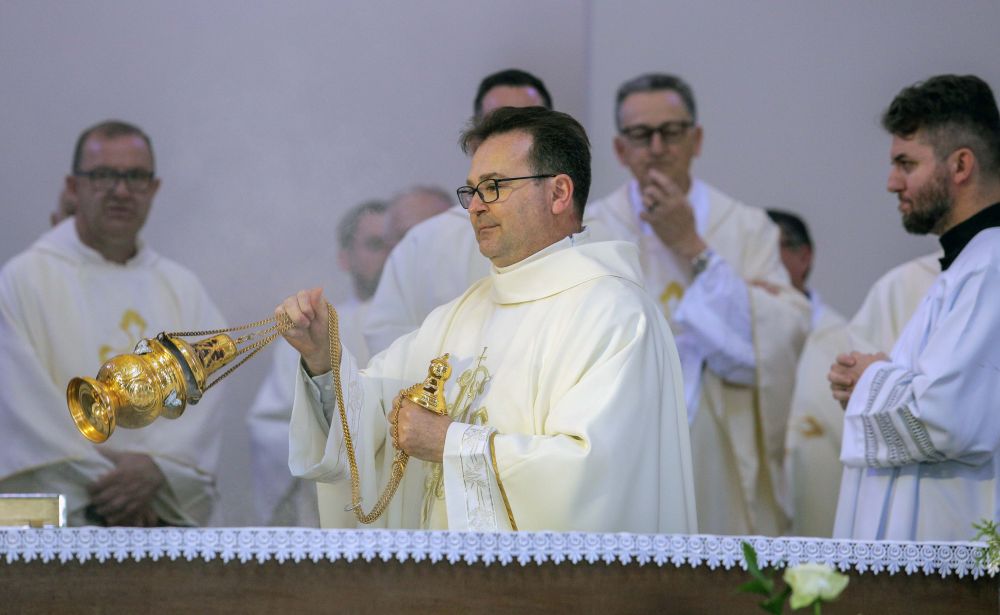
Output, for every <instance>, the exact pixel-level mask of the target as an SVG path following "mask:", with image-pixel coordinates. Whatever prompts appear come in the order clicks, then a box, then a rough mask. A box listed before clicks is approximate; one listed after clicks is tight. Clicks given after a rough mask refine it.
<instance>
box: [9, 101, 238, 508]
mask: <svg viewBox="0 0 1000 615" xmlns="http://www.w3.org/2000/svg"><path fill="white" fill-rule="evenodd" d="M159 186H160V180H159V178H158V177H156V174H155V167H154V160H153V149H152V145H151V143H150V139H149V137H148V136H147V135H146V134H145V133H144V132H143V131H142V130H140V129H139V128H137V127H136V126H133V125H131V124H127V123H124V122H120V121H107V122H103V123H101V124H98V125H96V126H93V127H91V128H89V129H87V130H86V131H84V132H83V134H81V135H80V138H79V139H78V141H77V145H76V150H75V154H74V157H73V166H72V174H71V175H69V176H68V177H67V178H66V190H67V192H68V193H69V196H70V197H72V199H73V200H74V201H75V203H76V210H75V213H74V215H72V216H70V217H68V218H66V219H64V220H62V221H61V222H59V223H58V224H57V225H56V226H55V227H54V228H52V229H50V230H49V231H47V232H46V233H45V234H43V235H42V236H41V237H40V238H39V239H38V240H37V241H35V243H34V244H33V245H32V246H31V247H29V248H28V249H27V250H26V251H25V252H22V253H21V254H19V255H18V256H16V257H14V258H13V259H11V261H9V262H8V263H7V264H6V265H5V266H4V267H3V270H2V271H0V378H2V382H0V423H2V424H3V425H4V429H3V431H2V435H0V447H2V449H3V454H0V492H11V493H24V492H29V493H39V492H43V493H44V492H50V493H61V494H64V495H65V496H66V503H67V517H68V523H69V524H71V525H129V526H147V527H148V526H156V525H163V524H169V525H197V524H203V523H205V522H207V521H208V518H209V515H210V513H211V511H212V507H213V504H214V501H215V499H216V490H215V478H214V474H215V469H216V465H217V461H218V455H219V445H220V436H221V433H222V432H221V429H220V427H221V423H220V419H221V416H222V414H221V410H220V409H219V408H216V407H214V406H215V404H216V402H217V401H218V400H221V399H224V398H225V396H224V395H214V396H210V397H206V398H205V399H204V400H202V402H201V403H200V404H199V405H198V408H197V410H195V411H189V412H188V413H187V414H186V415H185V417H184V420H183V421H165V422H164V423H163V424H161V425H159V426H158V427H157V428H156V429H150V430H128V429H126V430H120V431H117V432H116V433H115V437H114V439H113V440H111V441H110V442H109V443H106V444H101V445H99V446H95V445H93V444H91V443H89V442H88V441H87V440H86V439H85V438H84V437H83V436H82V435H80V433H79V432H77V430H76V427H75V426H74V424H73V421H72V419H71V418H70V417H69V412H68V410H67V408H66V383H67V382H69V380H70V379H71V378H73V377H74V376H80V375H88V374H93V373H94V371H95V370H96V369H97V367H98V366H100V365H101V363H103V362H104V361H106V360H107V359H110V358H111V357H112V356H114V355H117V354H122V353H128V352H131V351H132V349H133V347H134V346H135V344H136V342H138V341H139V339H140V338H144V337H151V336H153V335H155V334H156V333H157V332H159V331H164V330H166V331H171V330H179V329H190V328H209V327H218V326H219V325H220V323H222V316H221V314H220V313H219V311H218V309H216V307H215V305H214V304H213V303H212V301H211V300H210V299H209V297H208V295H207V293H206V292H205V289H204V287H203V286H202V285H201V283H200V282H199V281H198V279H197V278H196V277H195V276H194V274H192V273H191V272H190V271H188V270H187V269H185V268H183V267H181V266H180V265H178V264H177V263H174V262H172V261H169V260H167V259H165V258H163V257H162V256H160V255H158V254H156V253H155V252H153V251H152V250H151V249H150V248H149V247H148V246H145V245H144V244H143V243H142V242H141V240H140V239H139V232H140V230H141V229H142V227H143V225H144V223H145V221H146V218H147V216H148V214H149V210H150V206H151V204H152V201H153V197H154V196H155V195H156V192H157V190H158V189H159Z"/></svg>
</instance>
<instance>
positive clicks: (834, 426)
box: [785, 254, 941, 538]
mask: <svg viewBox="0 0 1000 615" xmlns="http://www.w3.org/2000/svg"><path fill="white" fill-rule="evenodd" d="M939 257H940V254H930V255H927V256H922V257H920V258H916V259H914V260H912V261H908V262H906V263H903V264H902V265H899V266H898V267H894V268H893V269H892V270H890V271H889V272H888V273H886V274H885V275H883V276H882V277H881V278H879V279H878V281H877V282H875V285H874V286H872V288H871V290H869V291H868V295H867V296H866V297H865V300H864V301H863V302H862V304H861V308H860V309H859V310H858V312H857V314H855V315H854V317H853V318H852V319H851V320H850V322H848V321H845V320H844V319H843V318H841V317H839V315H837V314H836V313H834V312H831V311H824V312H823V314H822V316H821V318H820V320H819V322H818V324H817V325H816V327H815V328H814V329H813V331H812V333H810V334H809V337H808V338H807V339H806V343H805V346H803V347H802V356H801V357H800V358H799V366H798V369H797V370H796V372H795V392H794V393H793V394H792V411H791V416H790V417H789V419H788V435H787V440H786V451H785V471H786V481H787V506H788V510H787V513H788V515H789V517H790V518H791V520H792V525H791V529H790V530H789V533H790V534H791V535H793V536H819V537H822V538H829V537H830V536H832V534H833V519H834V516H835V513H836V510H837V496H838V494H839V492H840V476H841V474H842V473H843V467H842V466H841V465H840V443H841V439H842V437H843V432H844V429H843V424H844V411H843V409H842V408H841V407H840V404H839V403H837V400H835V399H834V398H833V396H832V395H831V394H830V382H829V381H828V380H827V373H828V372H829V371H830V364H831V363H832V362H833V360H834V359H835V358H836V356H837V355H838V354H841V353H844V352H850V351H851V350H859V351H862V352H878V351H880V350H882V351H885V350H888V349H891V348H892V346H893V345H894V344H895V343H896V339H897V338H898V337H899V334H900V333H901V332H902V329H903V325H905V324H906V322H907V321H908V320H909V319H910V317H911V316H912V315H913V312H914V311H915V310H916V309H917V305H918V304H919V303H920V301H921V299H923V297H924V295H925V294H926V292H927V289H928V288H930V285H931V283H933V281H934V278H935V277H937V274H938V273H940V271H941V266H940V265H939V264H938V258H939Z"/></svg>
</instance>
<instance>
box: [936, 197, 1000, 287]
mask: <svg viewBox="0 0 1000 615" xmlns="http://www.w3.org/2000/svg"><path fill="white" fill-rule="evenodd" d="M995 226H1000V203H994V204H992V205H990V206H989V207H987V208H985V209H983V210H982V211H979V212H978V213H976V214H975V215H974V216H972V217H971V218H969V219H968V220H966V221H964V222H960V223H959V224H956V225H955V226H954V227H952V228H951V229H949V230H948V232H946V233H945V234H944V235H941V238H940V242H941V247H942V248H944V256H942V257H941V271H947V270H948V267H951V264H952V263H953V262H955V259H956V258H958V255H959V254H961V253H962V250H964V249H965V246H966V245H968V243H969V242H970V241H972V238H973V237H975V236H976V235H977V234H979V231H983V230H986V229H988V228H993V227H995Z"/></svg>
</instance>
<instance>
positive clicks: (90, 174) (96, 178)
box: [73, 167, 153, 192]
mask: <svg viewBox="0 0 1000 615" xmlns="http://www.w3.org/2000/svg"><path fill="white" fill-rule="evenodd" d="M73 175H76V176H77V177H86V178H87V179H88V180H89V181H90V184H91V185H92V186H93V187H94V189H95V190H99V191H101V192H107V191H108V190H112V189H113V188H114V187H115V186H116V185H117V184H118V180H122V181H124V182H125V187H126V188H128V189H129V192H146V191H147V190H149V188H150V187H151V186H152V185H153V172H152V171H147V170H145V169H129V170H127V171H117V170H115V169H109V168H107V167H98V168H96V169H93V170H91V171H77V172H75V173H73Z"/></svg>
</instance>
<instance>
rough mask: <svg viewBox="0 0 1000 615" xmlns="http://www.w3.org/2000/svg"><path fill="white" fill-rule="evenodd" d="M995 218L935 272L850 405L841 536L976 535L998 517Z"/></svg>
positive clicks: (999, 272) (999, 269)
mask: <svg viewBox="0 0 1000 615" xmlns="http://www.w3.org/2000/svg"><path fill="white" fill-rule="evenodd" d="M997 306H1000V229H997V228H987V229H986V230H982V231H980V232H979V233H978V234H976V235H975V237H973V238H972V240H971V241H970V242H969V243H968V245H966V246H965V248H964V249H963V250H962V251H961V253H960V254H959V255H958V258H956V259H955V261H954V262H953V263H952V264H951V267H950V268H949V269H947V270H946V271H944V272H942V273H941V274H940V275H939V276H938V278H937V279H936V280H935V281H934V283H933V285H932V286H931V288H930V290H929V291H928V293H927V296H926V297H925V298H924V300H923V301H922V302H921V304H920V306H919V307H918V308H917V311H916V312H915V313H914V315H913V318H911V319H910V321H909V323H907V325H906V327H905V328H904V329H903V332H902V334H901V335H900V338H899V340H898V341H897V342H896V345H895V346H894V347H893V349H892V353H891V355H890V357H889V360H888V361H879V362H876V363H873V364H872V365H870V366H869V367H868V368H867V369H866V370H865V372H864V374H862V376H861V378H860V379H859V381H858V383H857V385H856V386H855V388H854V392H853V393H852V394H851V400H850V402H849V403H848V405H847V410H846V413H845V415H844V437H843V443H842V448H841V457H840V458H841V461H842V462H843V463H844V466H845V468H844V474H843V478H842V480H841V488H840V500H839V503H838V507H837V518H836V522H835V526H834V537H836V538H853V539H858V540H971V539H972V537H973V536H974V535H975V530H974V529H973V528H972V524H973V523H975V522H978V521H981V520H982V519H992V520H998V519H1000V516H998V508H997V502H998V500H997V489H996V487H997V481H996V473H997V457H996V451H997V447H998V445H1000V412H997V411H996V408H997V403H998V402H997V400H1000V378H998V377H997V373H998V371H1000V310H998V309H997Z"/></svg>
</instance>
